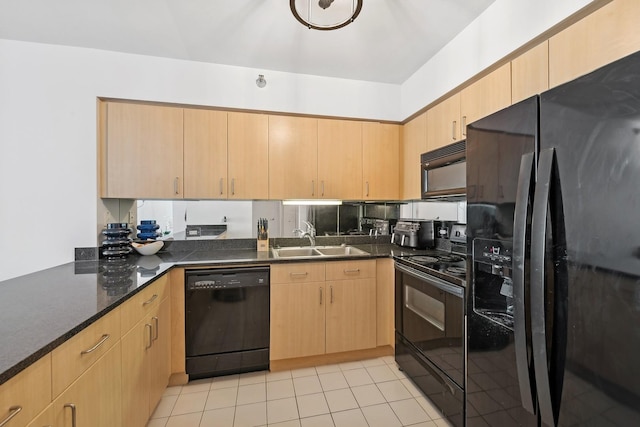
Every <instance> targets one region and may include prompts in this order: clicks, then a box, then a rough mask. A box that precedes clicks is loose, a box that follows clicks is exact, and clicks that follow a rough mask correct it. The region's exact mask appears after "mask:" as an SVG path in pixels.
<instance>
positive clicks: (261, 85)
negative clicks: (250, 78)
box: [256, 74, 267, 89]
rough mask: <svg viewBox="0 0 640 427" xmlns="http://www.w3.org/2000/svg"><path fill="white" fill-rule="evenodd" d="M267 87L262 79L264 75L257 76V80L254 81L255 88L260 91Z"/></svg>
mask: <svg viewBox="0 0 640 427" xmlns="http://www.w3.org/2000/svg"><path fill="white" fill-rule="evenodd" d="M266 85H267V81H266V80H265V78H264V74H258V78H257V79H256V86H258V87H259V88H260V89H262V88H263V87H265V86H266Z"/></svg>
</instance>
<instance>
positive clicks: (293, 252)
mask: <svg viewBox="0 0 640 427" xmlns="http://www.w3.org/2000/svg"><path fill="white" fill-rule="evenodd" d="M271 251H272V252H273V256H274V257H275V258H307V257H315V256H321V255H322V254H321V253H320V252H318V251H317V250H316V249H315V248H311V247H296V248H279V249H275V248H274V249H271Z"/></svg>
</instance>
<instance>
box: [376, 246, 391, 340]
mask: <svg viewBox="0 0 640 427" xmlns="http://www.w3.org/2000/svg"><path fill="white" fill-rule="evenodd" d="M394 285H395V270H394V265H393V259H391V258H378V259H377V260H376V336H377V342H376V345H377V346H378V347H380V346H383V345H390V346H394V345H395V336H394V332H395V318H394V312H395V307H394V300H395V292H394Z"/></svg>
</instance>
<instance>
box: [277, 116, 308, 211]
mask: <svg viewBox="0 0 640 427" xmlns="http://www.w3.org/2000/svg"><path fill="white" fill-rule="evenodd" d="M317 191H318V120H317V119H313V118H306V117H288V116H269V198H270V199H310V198H315V197H317V194H318V193H317Z"/></svg>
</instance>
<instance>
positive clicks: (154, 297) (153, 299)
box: [142, 294, 158, 306]
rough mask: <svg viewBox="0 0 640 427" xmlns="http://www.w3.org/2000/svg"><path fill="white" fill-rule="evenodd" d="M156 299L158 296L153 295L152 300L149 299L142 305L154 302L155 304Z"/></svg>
mask: <svg viewBox="0 0 640 427" xmlns="http://www.w3.org/2000/svg"><path fill="white" fill-rule="evenodd" d="M156 298H158V294H153V296H152V297H151V298H149V299H148V300H146V301H145V302H143V303H142V305H143V306H144V305H149V304H151V303H152V302H154V301H155V300H156Z"/></svg>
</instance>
